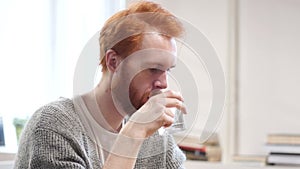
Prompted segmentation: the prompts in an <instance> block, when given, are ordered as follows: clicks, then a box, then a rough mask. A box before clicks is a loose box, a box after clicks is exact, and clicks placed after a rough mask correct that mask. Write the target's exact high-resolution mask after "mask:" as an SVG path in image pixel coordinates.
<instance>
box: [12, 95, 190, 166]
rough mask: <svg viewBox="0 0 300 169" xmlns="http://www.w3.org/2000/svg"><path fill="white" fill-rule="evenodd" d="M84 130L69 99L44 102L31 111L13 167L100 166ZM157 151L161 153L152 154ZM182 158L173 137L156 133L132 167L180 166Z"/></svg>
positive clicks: (147, 141) (97, 148)
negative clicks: (43, 104)
mask: <svg viewBox="0 0 300 169" xmlns="http://www.w3.org/2000/svg"><path fill="white" fill-rule="evenodd" d="M86 133H87V132H86V130H85V127H83V124H82V121H81V118H80V115H79V114H78V112H77V111H75V108H74V104H73V101H72V100H70V99H65V98H63V99H60V100H58V101H56V102H53V103H50V104H48V105H45V106H43V107H42V108H40V109H39V110H38V111H37V112H35V113H34V114H33V116H32V117H31V119H30V120H29V122H28V123H27V125H26V127H25V129H24V131H23V133H22V136H21V139H20V143H19V149H18V154H17V158H16V160H15V166H14V168H15V169H17V168H20V169H21V168H35V169H38V168H41V169H54V168H78V169H100V168H102V166H103V163H104V161H103V160H101V159H103V157H101V154H100V153H99V147H97V145H96V144H95V142H94V141H93V140H92V139H91V138H90V137H89V136H88V135H87V134H86ZM157 150H160V152H162V153H155V152H158V151H157ZM161 150H166V151H161ZM145 154H154V155H151V156H145ZM184 160H185V157H184V155H183V153H182V152H181V151H180V149H179V148H178V147H177V145H176V144H175V142H174V139H173V138H172V136H170V135H168V134H165V135H162V136H161V135H158V134H157V133H156V134H154V135H153V136H151V137H149V138H148V139H147V140H145V141H144V143H143V145H142V147H141V150H140V153H139V155H138V158H137V161H136V164H135V168H138V169H162V168H167V169H171V168H180V169H181V168H184V167H183V161H184ZM120 169H122V166H120Z"/></svg>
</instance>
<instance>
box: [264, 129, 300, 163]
mask: <svg viewBox="0 0 300 169" xmlns="http://www.w3.org/2000/svg"><path fill="white" fill-rule="evenodd" d="M266 147H267V150H268V152H269V154H268V157H267V163H268V164H272V165H296V166H300V134H269V135H268V136H267V144H266Z"/></svg>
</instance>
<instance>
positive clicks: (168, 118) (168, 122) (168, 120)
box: [162, 113, 174, 127]
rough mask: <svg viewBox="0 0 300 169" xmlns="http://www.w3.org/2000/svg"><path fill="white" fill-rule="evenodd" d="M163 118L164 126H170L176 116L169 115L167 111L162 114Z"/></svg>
mask: <svg viewBox="0 0 300 169" xmlns="http://www.w3.org/2000/svg"><path fill="white" fill-rule="evenodd" d="M162 118H163V119H162V120H163V126H164V127H169V126H171V125H172V124H173V123H174V118H172V117H171V116H168V115H167V114H166V113H165V114H163V115H162Z"/></svg>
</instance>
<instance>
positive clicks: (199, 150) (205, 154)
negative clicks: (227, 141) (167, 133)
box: [174, 135, 222, 161]
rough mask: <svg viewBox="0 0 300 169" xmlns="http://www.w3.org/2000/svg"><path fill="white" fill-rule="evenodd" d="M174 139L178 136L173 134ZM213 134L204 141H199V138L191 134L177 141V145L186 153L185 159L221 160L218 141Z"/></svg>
mask: <svg viewBox="0 0 300 169" xmlns="http://www.w3.org/2000/svg"><path fill="white" fill-rule="evenodd" d="M174 138H175V140H178V138H177V137H176V136H175V137H174ZM216 138H217V137H216V136H214V137H212V138H211V140H209V139H208V140H207V141H206V142H205V143H200V138H197V137H195V136H193V135H188V136H185V137H184V138H183V139H182V138H180V141H177V144H178V147H179V148H180V149H181V150H182V151H183V152H184V153H185V154H186V157H187V159H190V160H204V161H221V156H222V150H221V147H220V146H219V142H218V141H217V139H216Z"/></svg>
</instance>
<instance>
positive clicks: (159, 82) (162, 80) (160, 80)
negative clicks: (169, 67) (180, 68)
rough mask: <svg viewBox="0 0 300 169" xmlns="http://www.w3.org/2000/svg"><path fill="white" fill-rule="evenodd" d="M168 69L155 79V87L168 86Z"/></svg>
mask: <svg viewBox="0 0 300 169" xmlns="http://www.w3.org/2000/svg"><path fill="white" fill-rule="evenodd" d="M167 78H168V76H167V71H164V72H162V73H161V74H160V75H159V76H158V77H157V78H156V79H155V81H154V84H153V85H154V88H155V89H165V88H167V87H168V79H167Z"/></svg>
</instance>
